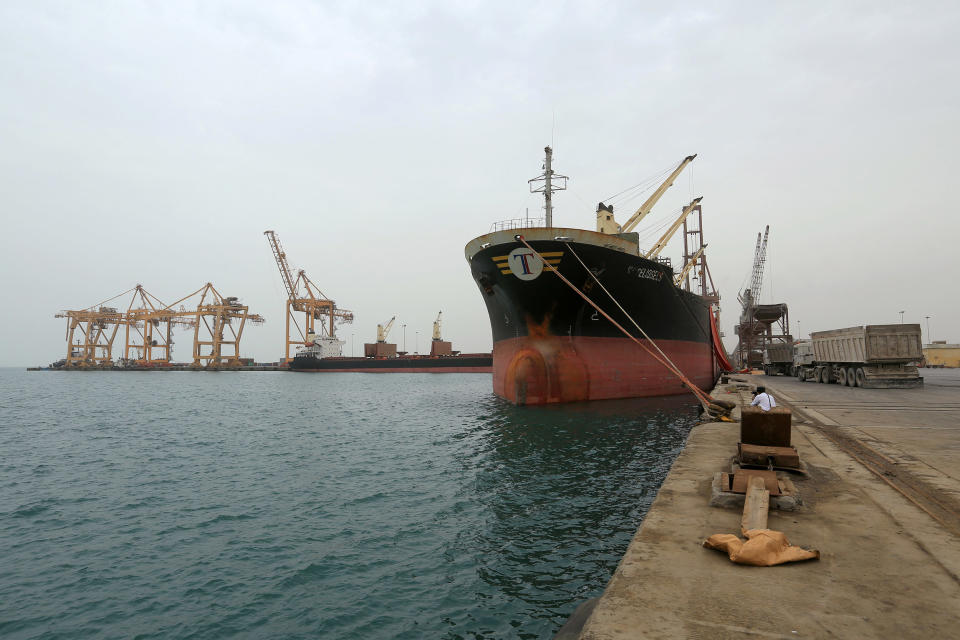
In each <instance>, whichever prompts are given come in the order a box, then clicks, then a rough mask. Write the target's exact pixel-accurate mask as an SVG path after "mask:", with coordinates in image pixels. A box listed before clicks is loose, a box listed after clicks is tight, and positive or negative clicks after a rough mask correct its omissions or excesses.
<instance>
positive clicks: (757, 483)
mask: <svg viewBox="0 0 960 640" xmlns="http://www.w3.org/2000/svg"><path fill="white" fill-rule="evenodd" d="M769 511H770V492H769V491H767V488H766V485H765V484H764V482H763V478H760V477H756V476H754V477H752V478H750V483H749V484H748V485H747V497H746V499H745V500H744V501H743V516H742V517H741V518H740V532H741V533H742V534H743V535H746V534H747V531H750V530H751V529H766V528H767V515H768V513H769Z"/></svg>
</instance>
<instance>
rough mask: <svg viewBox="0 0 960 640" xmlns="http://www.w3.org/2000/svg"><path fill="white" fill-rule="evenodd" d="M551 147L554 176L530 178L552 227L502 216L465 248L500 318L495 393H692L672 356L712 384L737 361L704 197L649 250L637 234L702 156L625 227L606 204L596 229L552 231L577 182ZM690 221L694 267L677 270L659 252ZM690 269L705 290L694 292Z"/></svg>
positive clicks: (556, 396)
mask: <svg viewBox="0 0 960 640" xmlns="http://www.w3.org/2000/svg"><path fill="white" fill-rule="evenodd" d="M545 151H546V160H545V163H544V167H543V168H544V172H543V174H541V175H540V176H539V177H537V178H534V179H533V180H531V181H530V183H531V190H532V191H534V192H540V193H543V194H544V199H545V212H546V217H545V219H544V220H543V222H540V221H539V220H538V221H531V220H529V219H525V220H516V221H507V222H503V223H497V224H495V225H494V231H493V232H492V233H488V234H486V235H482V236H479V237H477V238H474V239H473V240H471V241H470V242H469V243H467V246H466V248H465V255H466V259H467V261H468V262H469V264H470V269H471V272H472V275H473V278H474V280H475V281H476V283H477V286H478V287H479V289H480V292H481V295H482V296H483V300H484V302H485V303H486V306H487V312H488V314H489V317H490V325H491V330H492V333H493V390H494V392H495V393H496V394H497V395H499V396H501V397H503V398H505V399H507V400H509V401H511V402H513V403H516V404H545V403H554V402H575V401H581V400H596V399H607V398H629V397H643V396H663V395H675V394H682V393H687V392H688V389H687V387H685V386H684V384H683V383H682V382H681V380H680V379H679V378H678V376H677V374H676V373H674V372H673V371H671V370H670V368H668V367H667V366H666V365H665V364H664V363H663V360H666V361H667V362H669V363H671V364H672V365H673V368H675V369H678V370H679V371H681V372H682V373H683V374H684V375H685V376H686V377H687V378H688V379H689V381H691V382H692V383H693V384H695V385H697V386H698V387H700V388H701V389H703V388H710V386H711V385H712V383H713V382H714V380H716V377H717V375H718V373H719V371H720V369H721V367H722V368H729V363H728V362H727V358H726V353H725V351H724V349H723V346H722V344H721V343H720V338H719V333H718V331H717V323H716V315H715V313H716V312H715V305H717V303H718V302H719V296H718V295H717V293H716V291H715V290H714V288H713V283H712V278H711V276H710V273H709V269H708V268H707V263H706V257H705V255H704V248H705V247H706V245H705V244H704V243H703V234H702V211H701V208H700V200H701V199H700V198H696V199H694V200H693V201H692V202H690V204H689V205H687V206H686V207H684V209H683V211H682V213H681V214H680V216H679V217H678V218H677V219H676V220H675V221H674V222H673V224H672V225H671V226H670V228H669V229H668V230H667V231H666V232H665V233H664V234H663V236H662V237H661V238H660V240H659V241H658V242H657V243H656V244H655V245H654V246H653V247H652V248H651V249H649V250H642V249H641V247H640V245H639V235H638V233H636V232H633V229H634V228H635V227H636V226H637V224H638V223H639V222H640V221H641V220H642V219H643V218H644V216H646V215H647V213H649V212H650V210H651V209H652V207H653V205H654V204H655V203H656V202H657V200H659V199H660V197H661V196H662V195H663V193H664V192H665V191H666V190H667V188H669V187H670V185H671V184H672V183H673V180H674V179H675V178H676V177H677V175H679V174H680V172H681V171H682V170H683V168H684V167H685V166H686V165H687V164H689V163H690V162H691V161H692V160H693V159H694V158H695V157H696V156H688V157H687V158H685V159H684V160H683V162H681V163H680V165H679V166H677V167H676V168H675V169H673V170H672V172H671V173H670V174H669V176H668V177H667V178H666V180H664V181H663V183H662V184H660V186H659V187H658V188H657V189H656V190H655V191H654V192H653V194H652V195H651V196H650V197H649V198H648V199H647V200H646V202H644V204H643V205H641V207H640V208H639V209H638V210H637V211H636V212H635V213H634V214H633V215H632V216H631V217H630V219H629V220H627V221H626V222H625V223H624V224H623V225H620V224H618V223H617V222H616V220H615V219H614V215H613V207H612V206H608V205H605V204H604V203H602V202H601V203H600V205H599V206H598V207H597V230H596V231H588V230H585V229H570V228H560V227H554V226H553V216H552V195H553V193H554V192H555V191H558V190H562V189H564V188H566V180H567V178H566V176H561V175H558V174H555V173H554V172H553V170H552V167H551V160H552V150H551V148H550V147H547V148H546V149H545ZM691 214H695V215H691ZM688 217H689V218H690V220H689V223H690V224H689V225H688ZM681 228H682V229H683V238H684V255H683V260H684V266H683V268H682V270H681V271H680V272H679V274H675V273H674V270H673V268H672V266H671V264H670V262H669V260H667V259H665V258H662V257H660V253H661V252H662V250H663V248H664V247H665V246H666V244H667V242H668V241H669V240H670V238H671V237H672V236H673V235H674V233H676V232H677V231H678V230H679V229H681ZM691 276H693V278H694V280H695V281H696V282H697V283H698V288H699V292H694V291H691V287H690V279H691ZM618 325H619V326H618Z"/></svg>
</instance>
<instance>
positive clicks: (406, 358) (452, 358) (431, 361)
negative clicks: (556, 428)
mask: <svg viewBox="0 0 960 640" xmlns="http://www.w3.org/2000/svg"><path fill="white" fill-rule="evenodd" d="M392 324H393V319H391V320H390V324H388V325H387V326H386V330H385V328H384V326H383V325H377V342H375V343H369V344H365V345H364V357H362V358H354V357H347V356H342V355H340V354H341V352H342V349H343V344H344V343H343V341H342V340H339V339H337V338H336V337H335V336H329V335H325V336H317V335H316V334H313V333H308V334H307V340H306V342H307V344H306V346H304V347H302V348H301V349H300V350H299V351H297V353H296V355H294V357H293V358H292V359H291V360H290V362H289V366H290V370H291V371H309V372H323V371H326V372H336V371H342V372H357V373H491V372H492V371H493V355H492V354H490V353H460V352H459V351H453V349H452V346H451V344H450V343H449V342H447V341H445V340H442V339H441V338H440V316H439V315H438V316H437V320H436V321H435V322H434V323H433V340H432V341H431V343H430V355H426V354H423V355H421V354H410V353H406V352H397V345H395V344H391V343H389V342H387V341H386V334H387V333H388V332H389V331H390V326H391V325H392Z"/></svg>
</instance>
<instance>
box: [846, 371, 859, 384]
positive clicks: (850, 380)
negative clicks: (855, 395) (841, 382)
mask: <svg viewBox="0 0 960 640" xmlns="http://www.w3.org/2000/svg"><path fill="white" fill-rule="evenodd" d="M847 386H848V387H855V386H857V372H856V371H854V369H853V367H850V368H849V369H847Z"/></svg>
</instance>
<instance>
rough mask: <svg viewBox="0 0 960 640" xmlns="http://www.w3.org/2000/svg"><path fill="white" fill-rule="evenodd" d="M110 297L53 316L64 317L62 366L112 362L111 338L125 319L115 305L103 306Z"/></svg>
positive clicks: (97, 364)
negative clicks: (65, 328)
mask: <svg viewBox="0 0 960 640" xmlns="http://www.w3.org/2000/svg"><path fill="white" fill-rule="evenodd" d="M124 293H126V292H124ZM120 295H124V294H120ZM117 297H119V296H114V298H117ZM110 300H113V298H110ZM110 300H105V301H104V302H101V303H100V304H95V305H93V306H91V307H87V308H86V309H77V310H66V311H61V312H60V313H57V314H56V315H55V316H54V317H56V318H66V319H67V357H66V358H65V361H66V362H65V366H67V367H71V368H73V367H76V368H98V367H110V366H113V341H114V339H115V338H116V337H117V330H118V329H119V328H120V326H121V325H123V324H124V323H125V322H126V320H125V318H124V314H123V313H122V312H120V311H118V310H117V309H116V307H106V306H104V305H105V304H106V303H107V302H110Z"/></svg>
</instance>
